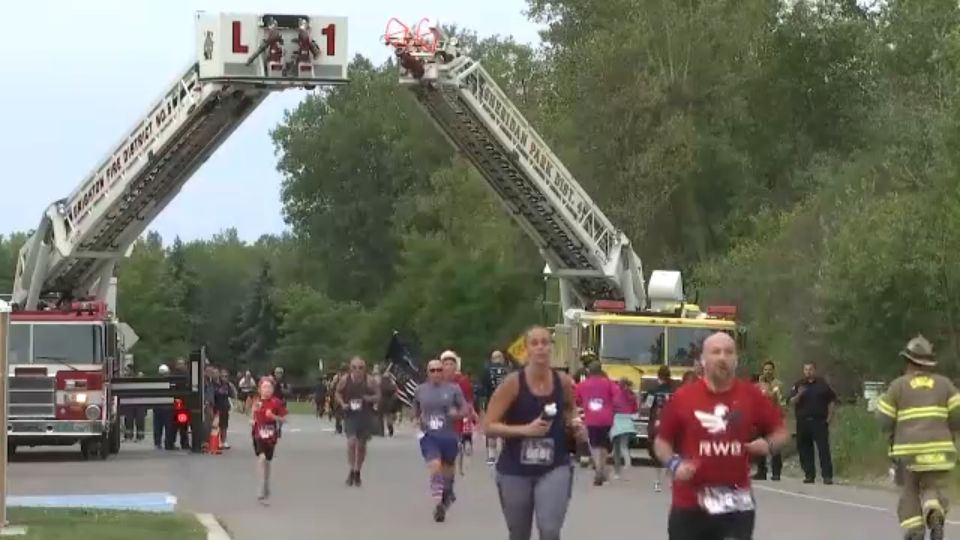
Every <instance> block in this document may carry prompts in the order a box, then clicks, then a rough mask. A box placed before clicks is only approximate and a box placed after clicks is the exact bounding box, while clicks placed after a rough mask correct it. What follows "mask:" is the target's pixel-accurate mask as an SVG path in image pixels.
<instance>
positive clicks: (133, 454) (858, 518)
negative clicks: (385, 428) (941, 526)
mask: <svg viewBox="0 0 960 540" xmlns="http://www.w3.org/2000/svg"><path fill="white" fill-rule="evenodd" d="M236 424H240V422H236ZM332 431H333V430H332V428H331V426H330V425H329V424H326V423H321V422H319V421H317V420H316V419H314V418H311V417H308V416H296V417H293V419H292V422H291V424H290V425H289V426H287V427H286V428H285V429H284V437H283V439H282V441H281V446H280V447H279V448H278V450H277V457H276V460H275V465H274V475H273V497H272V504H271V505H270V506H269V507H263V506H260V505H259V504H258V503H257V501H256V498H255V495H256V480H255V478H256V477H255V468H254V459H253V452H252V450H251V448H250V444H249V439H248V438H247V437H246V436H245V435H246V433H245V432H244V427H243V426H241V425H236V426H235V427H232V428H231V435H232V436H233V437H235V439H236V440H235V446H234V448H233V449H231V450H228V451H226V454H224V455H222V456H195V455H190V454H187V453H184V452H180V451H177V452H166V451H157V450H155V449H153V446H152V444H150V443H149V441H147V442H144V443H128V444H125V445H124V448H123V449H122V450H121V453H120V455H118V456H114V457H113V458H111V459H110V460H108V461H105V462H98V461H94V462H83V461H81V460H80V459H79V451H78V450H76V449H70V450H64V451H62V452H47V451H41V450H40V449H28V450H25V451H23V452H22V453H21V454H18V456H17V457H16V458H15V460H14V462H13V463H11V464H10V469H9V492H10V494H11V495H45V494H57V495H68V494H83V493H88V494H102V493H136V492H157V491H167V492H170V493H173V494H174V495H176V496H177V497H178V499H179V501H178V508H180V509H184V510H191V511H196V512H210V513H213V514H215V515H217V516H218V517H219V518H220V520H221V522H223V523H224V524H225V526H226V527H227V528H228V529H229V531H230V532H231V533H232V535H233V537H234V538H235V539H236V540H263V539H264V538H271V536H278V535H280V534H281V533H282V536H283V537H284V538H289V539H301V538H319V537H323V538H330V539H339V538H343V539H358V540H362V539H367V538H369V539H377V540H381V539H390V540H406V539H408V538H409V539H416V540H432V539H438V540H440V539H442V540H451V539H452V538H456V539H458V540H490V539H492V538H494V539H495V538H505V537H506V529H505V527H504V525H503V519H502V517H501V516H500V511H499V506H498V501H497V495H496V492H495V490H494V487H493V482H492V477H491V471H490V469H489V468H488V467H487V466H486V465H485V464H484V463H483V461H482V455H481V454H483V452H482V447H478V450H479V451H478V452H476V453H475V455H474V457H473V459H472V461H471V462H470V463H469V464H468V467H467V471H466V476H465V477H463V478H459V479H458V480H457V496H458V499H459V500H458V501H457V503H456V505H455V506H454V507H453V509H452V510H451V512H450V514H449V515H448V518H447V521H446V522H445V523H442V524H438V523H434V522H433V521H432V520H431V517H430V513H431V509H432V506H431V501H430V499H429V497H428V493H427V479H426V473H425V472H424V470H423V465H422V462H421V460H420V456H419V452H418V447H417V445H416V439H415V438H414V436H413V434H412V433H411V432H409V431H401V432H400V433H398V435H397V436H396V437H395V438H392V439H382V438H375V439H374V440H373V441H372V444H371V449H370V456H369V461H368V464H367V466H366V467H365V471H364V485H363V487H362V488H359V489H358V488H348V487H346V486H345V485H344V480H345V478H346V472H347V467H346V465H345V459H346V458H345V451H344V443H343V440H342V438H340V437H338V436H336V435H335V434H334V433H333V432H332ZM478 439H479V437H478ZM578 471H582V470H581V469H578ZM585 472H586V471H583V472H581V473H580V474H578V477H577V481H576V487H575V493H574V498H573V500H572V502H571V506H570V512H569V515H568V519H567V523H566V527H565V529H564V536H565V537H566V538H571V539H575V540H579V539H589V538H592V537H596V535H597V534H598V533H599V534H602V535H603V536H604V537H609V538H627V537H630V536H628V535H632V537H634V538H639V537H642V538H644V539H649V540H666V538H667V536H666V512H667V507H668V504H669V494H668V492H664V493H655V492H654V491H653V477H654V476H653V470H652V469H649V468H646V467H635V468H632V469H630V470H629V471H628V473H627V475H626V477H627V479H626V480H621V481H618V482H613V483H611V484H607V485H606V486H603V487H599V488H597V487H593V486H592V485H591V479H592V478H591V477H590V475H589V474H586V473H585ZM756 493H757V499H758V508H759V510H758V512H759V516H758V523H757V533H756V538H757V539H758V540H823V539H831V538H858V537H866V538H872V537H876V538H887V537H890V538H892V537H895V536H898V535H899V532H898V528H897V520H896V517H895V516H894V515H893V513H892V512H891V509H892V508H894V506H895V495H894V494H892V493H889V492H886V491H882V490H868V489H862V488H854V487H850V486H842V485H836V486H823V485H812V486H808V485H803V484H801V483H799V482H798V481H795V480H784V481H782V482H777V483H772V482H762V483H759V485H757V487H756ZM638 533H642V535H640V536H638ZM951 534H953V535H956V534H960V521H958V522H952V523H951V524H950V525H949V527H948V535H951Z"/></svg>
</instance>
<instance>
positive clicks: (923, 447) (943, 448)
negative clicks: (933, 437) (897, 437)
mask: <svg viewBox="0 0 960 540" xmlns="http://www.w3.org/2000/svg"><path fill="white" fill-rule="evenodd" d="M956 451H957V449H956V446H954V444H953V441H937V442H926V443H912V444H894V445H893V447H892V448H890V456H913V455H917V454H927V453H931V452H956Z"/></svg>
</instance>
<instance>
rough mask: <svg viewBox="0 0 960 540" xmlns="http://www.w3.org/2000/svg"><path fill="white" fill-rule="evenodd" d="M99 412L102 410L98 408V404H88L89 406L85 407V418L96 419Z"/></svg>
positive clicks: (98, 416)
mask: <svg viewBox="0 0 960 540" xmlns="http://www.w3.org/2000/svg"><path fill="white" fill-rule="evenodd" d="M101 412H102V411H101V410H100V406H99V405H90V406H88V407H87V411H86V414H87V420H97V419H99V418H100V414H101Z"/></svg>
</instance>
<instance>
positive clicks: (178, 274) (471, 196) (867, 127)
mask: <svg viewBox="0 0 960 540" xmlns="http://www.w3.org/2000/svg"><path fill="white" fill-rule="evenodd" d="M528 4H529V15H530V17H531V18H533V19H535V20H536V21H538V22H541V23H544V24H545V25H546V30H545V31H544V33H543V43H542V45H541V46H538V47H536V48H533V47H530V46H527V45H524V44H519V43H516V42H515V41H514V40H512V39H511V38H509V37H500V36H494V37H486V38H483V39H481V38H479V37H478V36H476V34H474V33H472V32H470V31H468V30H463V29H454V31H455V32H456V33H457V34H458V35H460V36H461V38H462V40H464V41H465V42H466V43H467V44H468V45H469V47H470V49H471V53H470V54H472V55H473V56H475V57H476V58H478V59H480V60H481V61H482V62H483V64H484V65H485V67H486V68H487V70H488V71H489V72H490V73H491V74H492V75H493V76H494V77H496V78H497V79H498V80H499V81H500V82H501V85H502V86H503V88H504V90H505V91H506V92H507V93H508V95H509V96H510V97H511V98H512V99H513V100H514V101H515V103H516V104H517V106H518V107H519V108H520V109H521V110H522V111H523V112H524V114H525V115H526V116H527V118H528V119H529V120H530V122H531V123H532V125H534V126H535V127H536V128H537V129H538V131H540V132H541V134H542V135H543V136H544V138H545V139H546V140H547V141H548V143H549V144H550V145H551V146H552V148H553V149H554V151H555V152H556V153H557V154H558V155H559V156H560V158H561V159H562V160H563V161H564V163H565V164H566V165H567V166H568V168H569V169H570V170H571V171H572V172H573V173H574V175H575V176H576V177H577V178H578V179H579V181H580V182H581V183H582V184H583V185H584V187H585V188H586V190H587V191H588V192H589V193H590V194H591V195H592V196H593V198H594V199H595V200H596V201H597V203H598V204H599V205H600V207H601V208H602V209H603V210H604V212H605V213H607V215H608V216H609V217H610V218H611V220H612V221H613V222H614V223H615V224H616V225H617V226H619V227H621V228H622V229H623V230H624V231H625V232H626V233H627V235H628V236H629V237H630V238H631V239H632V240H633V242H634V246H635V249H636V250H637V252H638V253H639V254H640V255H641V257H642V258H643V260H644V263H645V266H646V268H647V270H648V271H649V270H650V269H653V268H677V269H680V270H682V271H683V272H684V273H685V276H686V278H685V279H686V285H687V289H688V291H689V292H693V291H696V292H698V293H699V297H700V299H701V301H702V302H701V303H735V304H737V305H738V306H739V312H740V317H741V318H742V320H743V322H744V323H745V325H746V326H747V327H748V332H749V334H748V335H749V349H748V351H747V353H746V356H747V359H748V361H749V362H751V363H754V364H759V362H760V361H762V360H764V359H766V358H771V359H774V360H775V361H777V363H778V364H780V365H785V366H787V368H788V369H794V368H798V367H799V363H800V362H802V361H805V360H816V361H818V362H819V363H820V364H821V365H822V366H824V367H823V369H824V371H827V372H829V373H831V374H832V376H833V377H834V378H835V379H837V381H838V382H840V383H841V385H842V384H843V383H849V384H851V385H853V384H856V383H857V382H858V381H860V380H862V379H869V378H884V377H889V376H891V375H893V374H895V373H896V372H897V371H898V370H899V367H900V364H899V361H898V360H897V358H896V353H897V351H898V350H899V349H900V348H901V347H902V346H903V344H904V343H905V342H906V340H907V339H909V338H910V337H911V336H913V335H914V334H916V333H917V332H923V333H924V334H925V335H926V336H927V337H928V338H930V339H931V340H932V341H933V342H934V343H935V344H936V346H937V350H938V353H939V355H940V358H941V361H942V362H943V363H944V365H945V366H946V367H947V369H948V370H952V371H957V368H958V360H960V335H958V326H957V319H958V318H960V312H958V309H960V307H958V306H960V281H958V279H960V264H958V262H960V261H958V259H960V219H958V218H960V191H958V189H960V188H958V185H960V184H958V181H957V180H958V177H960V167H958V161H957V158H956V157H955V156H956V155H957V153H956V152H955V151H954V150H955V149H956V148H957V142H958V135H960V130H958V127H960V114H958V113H960V107H958V100H957V92H956V91H955V88H957V87H958V85H957V79H958V74H960V46H958V45H957V44H958V43H960V41H958V39H957V38H958V34H960V31H958V28H960V27H958V22H960V8H958V6H957V5H956V3H955V2H950V1H947V0H924V1H922V2H920V1H915V0H887V1H884V2H879V1H878V2H875V3H872V4H868V3H865V2H857V1H855V0H796V1H778V0H709V1H701V2H681V3H677V2H661V1H659V0H657V1H654V0H528ZM350 70H351V83H350V84H349V85H346V86H341V87H335V88H329V89H323V90H318V91H317V92H315V93H313V94H311V95H310V96H309V97H307V98H305V99H304V100H303V102H302V103H301V104H300V105H299V106H298V107H297V108H295V109H293V110H291V111H288V112H287V114H286V115H285V117H284V118H283V119H282V121H281V122H280V123H279V125H278V126H277V127H276V128H275V129H274V130H273V132H272V134H271V135H272V138H273V141H274V143H275V145H276V149H277V155H278V165H277V167H278V170H279V171H280V172H281V173H282V175H283V178H284V180H283V184H282V190H281V197H282V202H283V211H284V218H285V220H286V222H287V224H288V226H289V231H288V233H286V234H284V235H282V236H265V237H263V238H261V239H260V240H258V241H257V242H254V243H252V244H244V243H243V242H240V241H239V240H238V239H237V237H236V233H235V232H233V231H231V230H230V229H227V230H225V232H223V233H222V234H220V235H217V236H215V237H214V238H211V239H209V240H204V241H197V242H187V243H183V242H177V241H175V240H174V241H171V242H168V243H163V242H161V239H160V238H158V237H157V236H156V235H155V234H149V235H147V236H146V237H145V238H144V239H142V240H140V241H139V243H138V246H137V247H136V249H135V250H134V253H133V255H132V258H131V259H130V260H129V261H126V262H125V263H124V264H123V266H122V268H121V269H120V282H121V291H120V292H121V300H120V311H121V314H122V315H123V316H124V317H125V318H126V319H127V320H128V321H129V322H130V323H131V324H132V325H133V326H134V328H136V329H137V330H138V332H139V333H140V335H141V336H142V338H143V341H142V342H141V343H140V344H139V345H137V348H138V350H137V351H136V354H137V355H138V356H142V357H143V358H144V359H145V360H146V361H149V362H158V361H160V359H161V358H164V357H165V356H167V355H169V354H173V351H176V350H180V349H182V348H183V347H184V346H185V345H186V344H188V343H190V342H204V343H207V344H208V346H209V348H210V351H211V354H212V355H213V356H214V357H215V358H216V359H217V361H218V362H220V363H224V364H226V365H230V364H231V363H232V362H233V361H236V362H246V363H258V362H259V363H274V364H276V363H281V364H283V365H285V366H290V367H291V368H292V369H294V370H295V371H296V370H300V371H302V372H303V373H304V374H305V373H307V372H308V371H309V370H310V369H311V367H312V366H316V363H317V360H318V359H321V358H322V359H324V360H336V361H340V360H344V359H346V357H347V356H349V355H350V354H353V353H355V352H356V353H360V354H364V355H368V356H370V357H372V358H379V357H380V356H382V354H383V350H384V347H385V346H386V342H387V340H388V339H389V336H390V334H391V332H392V330H394V329H397V330H400V331H402V332H408V333H409V334H410V335H415V336H417V338H418V340H419V342H420V346H421V347H422V349H423V350H424V351H434V350H440V349H442V348H445V347H451V346H452V347H456V348H457V349H458V350H459V351H460V352H461V353H462V356H463V357H464V358H465V360H466V361H467V362H468V364H469V363H471V362H472V363H478V362H480V361H481V360H482V359H483V358H485V357H486V356H487V354H488V353H489V350H490V349H491V348H493V347H497V346H504V345H505V344H507V343H509V341H510V340H511V339H512V338H513V337H514V336H516V335H517V333H518V332H519V331H520V330H521V329H522V328H523V327H524V326H525V325H527V324H530V323H533V322H538V321H540V320H541V318H542V309H541V308H542V306H541V300H542V297H543V291H544V283H543V278H542V276H541V273H540V272H541V269H542V260H541V259H540V257H539V255H538V254H537V253H536V250H535V249H534V247H533V245H532V243H531V242H529V241H528V240H527V239H526V238H525V237H524V236H523V234H522V233H521V232H520V231H519V229H518V228H517V227H516V226H514V225H513V223H511V221H510V220H509V218H508V216H507V215H506V214H505V212H504V211H503V209H502V207H501V205H500V203H499V201H497V200H496V199H495V198H494V197H492V196H491V194H490V193H488V192H487V190H486V188H485V186H484V184H483V181H482V179H481V178H480V177H479V176H478V174H477V173H476V171H474V170H473V169H472V167H471V166H470V165H469V163H467V162H466V161H465V160H464V159H462V158H461V157H460V156H458V155H457V154H456V152H455V151H454V150H453V149H452V148H451V147H450V146H449V145H448V144H447V143H446V141H444V140H443V138H442V137H441V136H440V135H439V133H438V132H437V130H436V129H435V128H434V127H433V126H432V125H431V124H430V122H429V119H428V118H427V117H426V115H425V114H424V113H423V112H421V111H420V110H418V109H417V107H416V105H415V104H414V102H413V100H412V99H411V97H410V96H408V95H406V91H405V90H404V89H402V88H399V87H398V85H397V81H396V79H397V74H396V68H395V66H394V65H393V63H392V62H388V63H385V64H383V65H374V64H373V63H371V61H370V60H369V59H366V58H363V57H360V56H357V57H356V58H355V59H354V60H353V61H352V63H351V66H350ZM225 225H229V224H225ZM22 239H23V236H22V235H17V234H14V235H11V236H10V237H9V238H5V239H4V242H3V243H2V244H0V264H4V265H7V266H6V267H8V268H12V264H13V258H14V257H13V253H14V249H15V247H16V244H17V243H18V242H20V241H22ZM8 275H11V276H12V271H11V272H9V273H7V272H0V285H6V283H5V282H4V281H3V280H4V279H7V276H8ZM217 357H219V358H217Z"/></svg>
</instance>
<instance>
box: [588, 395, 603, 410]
mask: <svg viewBox="0 0 960 540" xmlns="http://www.w3.org/2000/svg"><path fill="white" fill-rule="evenodd" d="M587 408H589V409H590V410H591V411H593V412H597V411H599V410H601V409H603V400H602V399H600V398H595V399H591V400H590V401H589V402H588V403H587Z"/></svg>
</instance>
